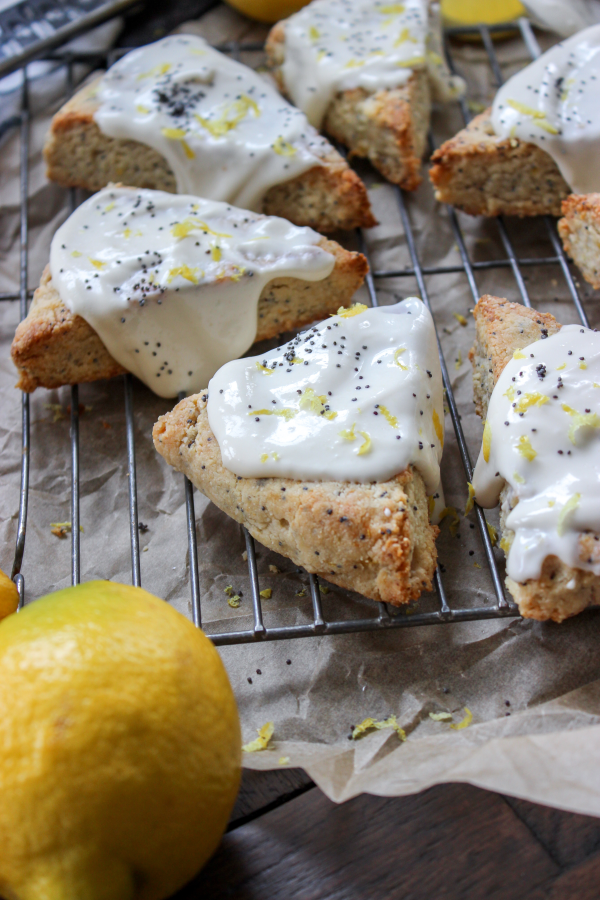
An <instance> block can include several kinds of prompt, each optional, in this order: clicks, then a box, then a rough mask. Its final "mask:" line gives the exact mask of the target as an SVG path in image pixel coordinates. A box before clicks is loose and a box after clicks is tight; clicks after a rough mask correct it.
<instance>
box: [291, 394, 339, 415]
mask: <svg viewBox="0 0 600 900" xmlns="http://www.w3.org/2000/svg"><path fill="white" fill-rule="evenodd" d="M299 406H300V409H303V410H306V411H307V412H312V413H315V415H317V416H323V418H325V419H330V420H331V419H337V413H336V412H334V411H333V410H332V409H326V406H327V397H326V396H325V395H319V394H315V391H314V388H311V387H307V388H306V390H305V391H304V393H303V394H302V396H301V397H300V403H299Z"/></svg>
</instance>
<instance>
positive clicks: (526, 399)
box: [515, 391, 548, 413]
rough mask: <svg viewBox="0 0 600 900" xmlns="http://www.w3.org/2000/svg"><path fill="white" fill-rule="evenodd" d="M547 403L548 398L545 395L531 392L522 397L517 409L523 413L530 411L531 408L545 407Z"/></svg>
mask: <svg viewBox="0 0 600 900" xmlns="http://www.w3.org/2000/svg"><path fill="white" fill-rule="evenodd" d="M547 402H548V397H547V396H546V395H545V394H540V393H539V391H530V392H529V393H528V394H523V396H522V397H519V399H518V400H517V405H516V407H515V409H516V410H517V412H520V413H522V412H525V411H526V410H527V409H529V407H530V406H543V405H544V403H547Z"/></svg>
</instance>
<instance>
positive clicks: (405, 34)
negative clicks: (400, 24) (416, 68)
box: [394, 28, 417, 47]
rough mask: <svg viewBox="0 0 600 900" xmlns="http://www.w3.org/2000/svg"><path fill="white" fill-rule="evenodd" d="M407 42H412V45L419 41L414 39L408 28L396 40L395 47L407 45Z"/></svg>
mask: <svg viewBox="0 0 600 900" xmlns="http://www.w3.org/2000/svg"><path fill="white" fill-rule="evenodd" d="M406 41H410V42H411V44H416V43H417V39H416V37H413V35H412V34H411V33H410V31H409V29H408V28H403V29H402V31H401V32H400V34H399V35H398V37H397V38H396V40H395V41H394V47H400V45H401V44H405V43H406Z"/></svg>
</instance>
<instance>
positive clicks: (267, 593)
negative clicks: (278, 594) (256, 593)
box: [260, 588, 273, 600]
mask: <svg viewBox="0 0 600 900" xmlns="http://www.w3.org/2000/svg"><path fill="white" fill-rule="evenodd" d="M272 593H273V591H272V589H271V588H265V589H264V590H263V591H261V592H260V596H261V597H262V599H263V600H270V599H271V595H272Z"/></svg>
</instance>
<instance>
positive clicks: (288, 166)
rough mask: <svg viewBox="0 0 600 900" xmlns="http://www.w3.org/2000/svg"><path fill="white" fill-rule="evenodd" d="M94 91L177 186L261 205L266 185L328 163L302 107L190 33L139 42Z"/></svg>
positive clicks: (108, 129) (99, 116) (120, 134)
mask: <svg viewBox="0 0 600 900" xmlns="http://www.w3.org/2000/svg"><path fill="white" fill-rule="evenodd" d="M97 98H98V100H99V101H100V107H99V109H98V110H97V112H96V113H95V116H94V119H95V121H96V123H97V124H98V126H99V128H100V130H101V131H103V132H104V134H107V135H109V136H110V137H114V138H124V139H129V140H134V141H140V142H141V143H142V144H147V145H148V146H150V147H152V148H153V149H154V150H156V151H157V152H158V153H160V154H161V155H162V156H164V157H165V159H166V160H167V162H168V163H169V165H170V166H171V168H172V170H173V172H174V173H175V177H176V181H177V191H178V193H180V194H196V195H197V196H200V197H208V198H210V199H213V200H224V201H226V202H227V203H234V204H235V205H237V206H241V207H244V208H245V209H252V210H255V211H256V212H260V211H261V209H262V200H263V197H264V195H265V194H266V192H267V191H268V190H269V188H271V187H273V185H276V184H281V183H282V182H285V181H289V180H290V179H292V178H296V177H297V176H298V175H301V174H302V173H303V172H306V171H307V170H308V169H311V168H313V167H314V166H318V165H322V160H321V156H322V155H323V153H324V150H323V148H324V146H326V142H325V141H324V140H323V138H321V137H320V136H319V135H318V134H317V132H316V131H315V130H314V129H313V128H311V127H310V126H309V124H308V122H307V121H306V117H305V116H304V114H303V113H302V112H300V110H298V109H295V108H294V107H293V106H291V105H290V104H289V103H286V101H285V100H283V98H282V97H281V95H280V94H279V93H278V92H277V91H276V90H275V88H274V87H272V85H270V84H269V83H268V82H267V81H265V79H263V78H261V77H260V75H257V73H256V72H254V71H253V70H252V69H249V68H248V67H247V66H244V65H242V64H241V63H238V62H235V61H234V60H232V59H230V58H229V57H227V56H224V55H223V54H222V53H219V52H218V51H217V50H214V49H213V48H212V47H210V45H209V44H207V43H206V41H204V40H202V38H199V37H195V36H193V35H175V36H173V37H168V38H164V39H163V40H161V41H157V42H156V43H155V44H148V45H147V46H145V47H140V48H139V49H138V50H132V51H131V53H128V54H127V55H126V56H124V57H123V58H122V59H121V60H119V61H118V62H116V63H115V64H114V66H112V67H111V68H110V69H109V70H108V72H107V73H106V75H105V76H104V77H103V78H102V80H101V82H100V85H99V88H98V92H97Z"/></svg>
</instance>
